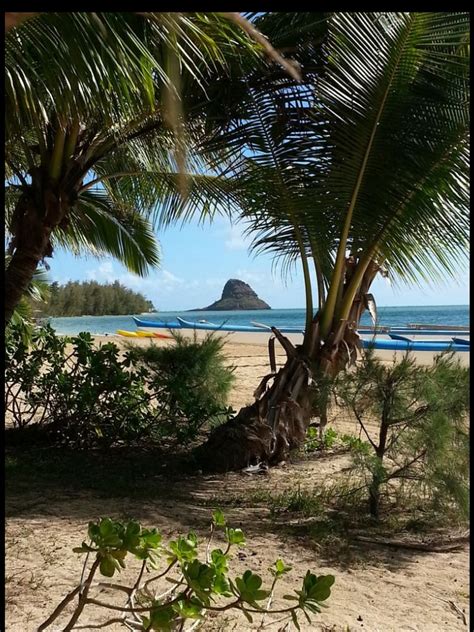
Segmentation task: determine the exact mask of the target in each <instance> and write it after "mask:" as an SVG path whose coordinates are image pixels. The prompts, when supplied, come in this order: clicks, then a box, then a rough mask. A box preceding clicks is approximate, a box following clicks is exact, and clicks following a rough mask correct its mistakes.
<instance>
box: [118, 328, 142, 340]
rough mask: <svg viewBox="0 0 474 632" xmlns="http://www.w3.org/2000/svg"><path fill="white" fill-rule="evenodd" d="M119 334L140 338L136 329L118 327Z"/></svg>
mask: <svg viewBox="0 0 474 632" xmlns="http://www.w3.org/2000/svg"><path fill="white" fill-rule="evenodd" d="M117 333H118V334H119V336H127V338H138V336H137V332H136V331H125V330H124V329H117Z"/></svg>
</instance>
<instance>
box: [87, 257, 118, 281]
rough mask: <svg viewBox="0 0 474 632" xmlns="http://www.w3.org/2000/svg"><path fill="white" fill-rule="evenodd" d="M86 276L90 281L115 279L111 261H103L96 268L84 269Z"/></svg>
mask: <svg viewBox="0 0 474 632" xmlns="http://www.w3.org/2000/svg"><path fill="white" fill-rule="evenodd" d="M86 276H87V278H89V279H90V280H91V281H108V282H112V281H115V273H114V266H113V263H112V262H111V261H104V262H103V263H101V264H100V266H98V267H97V268H92V269H89V270H86Z"/></svg>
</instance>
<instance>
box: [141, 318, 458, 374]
mask: <svg viewBox="0 0 474 632" xmlns="http://www.w3.org/2000/svg"><path fill="white" fill-rule="evenodd" d="M134 320H135V322H136V323H137V324H138V322H137V321H140V319H137V318H134ZM142 322H143V321H142ZM145 322H146V325H145V326H143V325H141V324H140V325H139V331H157V332H159V331H161V332H163V331H164V330H166V329H169V330H178V331H179V333H180V334H181V335H183V336H185V337H187V338H192V339H196V340H202V339H203V338H205V337H206V336H207V335H208V334H210V333H213V334H214V335H217V336H219V337H223V338H225V339H227V340H228V341H229V342H232V343H238V344H249V345H266V344H268V340H269V338H270V337H271V336H273V333H272V331H271V330H265V329H263V328H259V327H245V326H243V325H241V326H240V327H239V328H238V329H237V327H231V326H229V325H227V326H219V325H215V324H212V323H188V321H183V320H182V319H179V321H178V322H176V323H157V322H156V321H155V322H154V323H153V324H154V326H155V327H153V326H152V327H150V326H149V324H148V323H149V322H151V321H148V322H147V321H145ZM170 325H171V326H170ZM142 327H143V329H142ZM280 331H281V330H280ZM284 335H285V337H286V338H288V339H289V340H290V342H292V343H293V344H294V345H300V344H302V342H303V333H302V332H301V333H294V332H291V333H285V334H284ZM362 344H363V346H364V348H368V347H371V346H373V347H374V350H375V353H376V356H377V357H378V358H380V359H381V360H388V361H390V360H393V359H394V357H395V358H396V359H397V360H398V359H400V358H401V357H403V355H404V354H405V353H406V352H407V351H408V350H410V351H411V352H413V353H414V354H415V355H416V360H417V362H418V363H419V364H425V365H429V364H432V362H433V360H434V358H435V356H437V355H439V354H440V353H442V352H443V351H447V350H448V349H449V350H451V351H453V352H455V353H456V357H457V358H459V360H460V361H461V363H462V364H463V365H465V366H469V345H467V344H455V343H454V342H453V340H452V338H447V339H446V340H445V341H444V340H439V341H438V340H436V341H433V340H427V341H425V342H424V341H422V340H414V341H412V340H410V341H405V340H392V339H390V337H389V336H388V335H386V334H385V335H378V336H377V337H376V338H374V337H373V336H371V335H368V334H365V335H363V336H362Z"/></svg>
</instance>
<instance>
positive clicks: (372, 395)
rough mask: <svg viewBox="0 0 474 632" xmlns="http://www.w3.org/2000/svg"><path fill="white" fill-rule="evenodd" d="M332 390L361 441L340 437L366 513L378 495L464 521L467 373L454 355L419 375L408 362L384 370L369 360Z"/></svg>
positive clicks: (375, 510)
mask: <svg viewBox="0 0 474 632" xmlns="http://www.w3.org/2000/svg"><path fill="white" fill-rule="evenodd" d="M336 388H337V391H338V396H339V397H340V399H341V401H342V402H343V403H344V405H345V406H347V407H348V408H350V409H351V411H352V412H353V414H354V415H355V417H356V418H357V420H358V422H359V425H360V427H361V432H363V433H364V439H363V440H361V439H355V438H354V437H345V438H344V439H343V443H345V444H346V445H347V446H348V447H349V448H350V449H351V453H352V455H353V461H354V466H355V467H356V468H357V469H358V470H359V471H360V473H361V474H362V475H363V477H365V479H366V481H367V486H368V489H369V496H370V508H371V513H373V514H374V515H377V514H378V504H379V499H380V495H381V493H382V492H384V493H385V494H390V493H392V494H395V495H398V496H400V499H401V501H402V502H403V496H404V495H405V496H406V495H413V494H415V495H416V494H417V495H418V497H419V498H420V499H424V500H425V501H426V502H428V503H431V504H433V505H435V506H437V507H439V508H444V509H447V508H451V509H453V508H456V510H457V511H459V512H460V513H461V515H464V516H467V512H468V469H469V436H468V428H467V415H468V411H469V369H468V368H465V367H462V366H461V365H460V363H459V360H456V359H455V358H454V355H453V354H444V355H441V356H438V357H437V358H436V360H435V362H434V363H433V365H431V366H429V367H423V366H417V365H416V364H415V361H414V359H413V358H412V357H411V356H410V355H409V354H407V355H406V356H405V357H404V358H403V359H402V360H401V361H400V362H398V363H396V362H394V363H392V364H385V363H382V362H380V361H378V360H376V359H375V357H374V355H373V352H369V353H366V355H365V358H364V360H363V361H362V363H361V364H360V365H359V366H358V368H357V369H356V370H355V371H353V372H352V371H349V372H347V373H345V374H341V375H340V376H339V379H338V384H337V387H336ZM374 423H375V424H376V431H374V430H373V424H374ZM394 481H397V485H396V486H395V487H394V486H393V483H394Z"/></svg>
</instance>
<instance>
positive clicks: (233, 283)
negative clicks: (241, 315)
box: [193, 279, 271, 311]
mask: <svg viewBox="0 0 474 632" xmlns="http://www.w3.org/2000/svg"><path fill="white" fill-rule="evenodd" d="M239 309H245V310H248V309H271V307H270V305H268V303H265V301H262V299H261V298H259V297H258V296H257V293H256V292H254V290H252V288H251V287H250V285H249V284H248V283H245V282H244V281H239V279H229V280H228V281H227V283H226V284H225V285H224V289H223V290H222V296H221V298H220V299H219V300H218V301H215V302H214V303H212V305H208V306H207V307H202V308H200V309H198V310H193V311H207V310H210V311H213V310H214V311H226V310H239Z"/></svg>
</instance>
